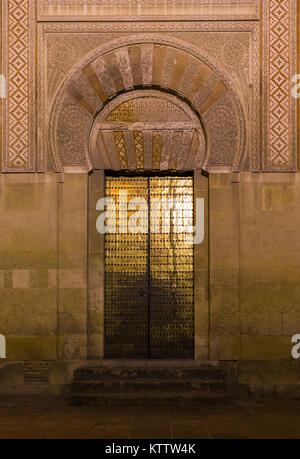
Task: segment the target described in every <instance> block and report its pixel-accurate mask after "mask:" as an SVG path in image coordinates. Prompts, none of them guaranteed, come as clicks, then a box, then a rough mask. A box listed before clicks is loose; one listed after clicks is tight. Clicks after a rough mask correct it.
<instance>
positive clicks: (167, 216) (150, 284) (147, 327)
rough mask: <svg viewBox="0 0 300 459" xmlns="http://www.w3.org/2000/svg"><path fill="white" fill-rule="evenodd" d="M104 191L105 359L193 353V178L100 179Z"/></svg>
mask: <svg viewBox="0 0 300 459" xmlns="http://www.w3.org/2000/svg"><path fill="white" fill-rule="evenodd" d="M105 188H106V196H107V198H109V199H110V200H111V201H112V202H114V203H116V205H115V206H114V205H111V206H108V211H107V216H108V219H107V220H108V221H107V225H108V232H107V234H106V236H105V345H104V347H105V357H106V358H144V359H145V358H152V359H160V358H193V357H194V249H193V233H192V226H193V178H192V177H190V176H179V175H178V174H177V175H173V176H170V175H169V176H159V177H158V176H136V177H128V176H127V177H125V176H123V177H117V176H107V177H106V186H105ZM137 199H138V201H137ZM141 199H142V200H141ZM143 203H144V205H143ZM125 208H126V212H124V209H125ZM133 222H135V223H136V227H135V229H134V228H133V227H132V223H133Z"/></svg>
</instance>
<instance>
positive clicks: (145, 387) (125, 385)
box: [69, 378, 226, 394]
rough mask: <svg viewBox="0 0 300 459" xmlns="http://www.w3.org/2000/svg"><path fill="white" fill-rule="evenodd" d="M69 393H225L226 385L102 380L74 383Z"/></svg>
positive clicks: (196, 382) (192, 380)
mask: <svg viewBox="0 0 300 459" xmlns="http://www.w3.org/2000/svg"><path fill="white" fill-rule="evenodd" d="M69 390H70V393H73V392H76V393H81V392H89V393H90V392H91V393H92V392H99V393H103V394H107V393H133V392H136V393H142V392H152V393H157V392H163V393H168V392H182V393H184V392H190V391H199V392H203V393H204V392H215V393H221V392H224V391H226V383H225V382H224V381H222V380H213V379H211V380H208V381H205V380H203V379H196V378H194V379H178V380H176V379H146V378H144V379H133V378H132V379H121V380H116V379H108V378H107V379H103V380H85V381H84V380H83V381H74V382H73V383H72V384H71V385H70V386H69Z"/></svg>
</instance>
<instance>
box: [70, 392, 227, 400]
mask: <svg viewBox="0 0 300 459" xmlns="http://www.w3.org/2000/svg"><path fill="white" fill-rule="evenodd" d="M125 395H126V397H129V398H141V397H149V398H176V397H180V398H195V397H196V398H198V397H201V396H203V397H205V398H207V397H211V398H216V397H224V396H225V397H226V396H227V394H226V393H218V394H215V393H209V392H199V391H189V392H156V393H155V392H154V393H153V392H137V393H136V392H126V393H124V392H111V393H108V394H107V393H105V394H103V393H97V392H92V393H91V392H72V393H71V394H70V396H71V397H70V398H73V397H85V398H87V397H90V398H96V397H103V398H121V399H123V398H124V396H125Z"/></svg>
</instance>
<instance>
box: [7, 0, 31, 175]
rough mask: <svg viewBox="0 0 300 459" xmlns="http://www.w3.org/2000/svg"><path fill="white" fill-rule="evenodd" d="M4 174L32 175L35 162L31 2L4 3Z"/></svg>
mask: <svg viewBox="0 0 300 459" xmlns="http://www.w3.org/2000/svg"><path fill="white" fill-rule="evenodd" d="M2 18H3V29H2V30H3V34H4V36H3V45H4V46H3V73H4V76H5V78H6V82H7V83H6V85H7V92H6V99H4V101H3V102H4V104H3V165H2V166H3V169H2V170H3V171H4V172H16V171H19V172H29V171H33V170H34V163H35V151H34V150H35V140H34V139H35V98H34V52H35V33H34V28H35V16H34V2H32V1H31V0H6V1H4V2H3V10H2Z"/></svg>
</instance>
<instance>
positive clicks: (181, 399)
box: [66, 391, 229, 406]
mask: <svg viewBox="0 0 300 459" xmlns="http://www.w3.org/2000/svg"><path fill="white" fill-rule="evenodd" d="M66 400H67V403H68V404H69V405H70V406H81V405H92V406H107V405H108V406H113V405H118V406H120V405H123V406H137V405H182V404H189V403H192V404H195V403H218V402H224V401H228V400H229V396H228V395H227V394H216V393H207V392H205V393H201V392H199V391H192V392H186V393H177V392H174V393H161V392H158V393H153V392H141V393H138V394H136V393H125V394H124V393H114V394H103V393H90V392H87V393H71V394H68V396H67V397H66Z"/></svg>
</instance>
